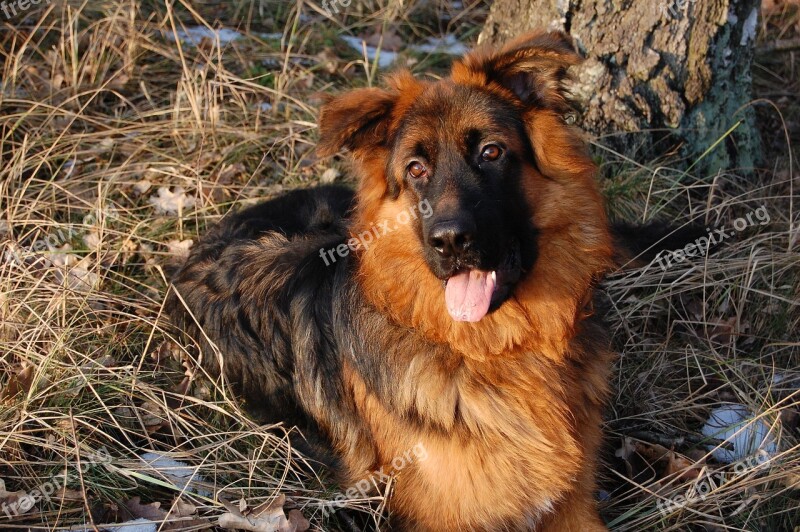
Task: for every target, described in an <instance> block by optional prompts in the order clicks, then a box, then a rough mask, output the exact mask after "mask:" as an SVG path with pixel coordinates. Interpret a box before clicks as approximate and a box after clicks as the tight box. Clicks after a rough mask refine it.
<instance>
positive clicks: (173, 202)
mask: <svg viewBox="0 0 800 532" xmlns="http://www.w3.org/2000/svg"><path fill="white" fill-rule="evenodd" d="M149 202H150V204H151V205H153V206H154V207H155V209H156V212H157V213H158V214H182V213H183V212H184V211H185V210H186V209H191V208H192V207H194V205H195V199H194V198H192V197H190V196H187V195H186V192H184V190H183V187H175V189H174V190H173V191H170V189H169V187H160V188H159V189H158V193H157V194H154V195H152V196H150V199H149Z"/></svg>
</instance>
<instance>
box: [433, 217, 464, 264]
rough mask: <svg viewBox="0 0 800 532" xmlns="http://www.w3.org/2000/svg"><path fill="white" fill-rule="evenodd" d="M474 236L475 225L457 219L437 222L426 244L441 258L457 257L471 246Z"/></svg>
mask: <svg viewBox="0 0 800 532" xmlns="http://www.w3.org/2000/svg"><path fill="white" fill-rule="evenodd" d="M474 235H475V224H474V223H473V222H471V221H468V220H464V219H458V220H448V221H445V222H439V223H437V224H436V225H434V226H433V227H431V231H430V233H429V236H428V242H429V243H430V245H431V246H433V249H435V250H436V251H437V252H438V253H439V254H440V255H441V256H443V257H448V258H449V257H458V256H459V255H461V254H463V253H464V252H465V251H467V250H468V249H469V248H470V246H471V245H472V241H473V238H474Z"/></svg>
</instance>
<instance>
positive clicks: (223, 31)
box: [167, 26, 243, 46]
mask: <svg viewBox="0 0 800 532" xmlns="http://www.w3.org/2000/svg"><path fill="white" fill-rule="evenodd" d="M242 37H243V35H242V34H241V33H239V32H238V31H234V30H230V29H228V28H220V29H218V30H212V29H209V28H207V27H205V26H190V27H188V28H186V29H185V30H183V29H180V30H178V31H176V32H175V33H172V32H170V33H167V39H169V40H170V41H173V42H174V41H177V40H179V39H180V41H181V42H182V43H184V44H190V45H192V46H198V45H199V44H200V42H201V41H202V40H203V39H210V40H211V41H213V42H217V41H219V44H220V46H225V45H226V44H230V43H232V42H233V41H235V40H237V39H241V38H242Z"/></svg>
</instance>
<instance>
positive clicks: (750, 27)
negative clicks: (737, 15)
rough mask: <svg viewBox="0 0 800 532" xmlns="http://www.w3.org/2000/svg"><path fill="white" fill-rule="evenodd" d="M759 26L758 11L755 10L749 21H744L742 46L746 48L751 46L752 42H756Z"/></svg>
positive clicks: (740, 42) (749, 16) (751, 13)
mask: <svg viewBox="0 0 800 532" xmlns="http://www.w3.org/2000/svg"><path fill="white" fill-rule="evenodd" d="M757 25H758V9H756V8H753V10H752V11H751V12H750V14H749V15H748V16H747V20H745V21H744V25H743V26H742V39H741V40H740V41H739V45H740V46H745V45H747V44H749V43H750V41H753V40H755V38H756V26H757Z"/></svg>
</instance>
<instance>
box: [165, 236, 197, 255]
mask: <svg viewBox="0 0 800 532" xmlns="http://www.w3.org/2000/svg"><path fill="white" fill-rule="evenodd" d="M192 244H194V242H193V241H192V239H191V238H189V239H186V240H170V241H169V242H167V250H169V253H170V255H174V256H175V257H177V258H184V259H185V258H187V257H188V256H189V250H190V249H191V248H192Z"/></svg>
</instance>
